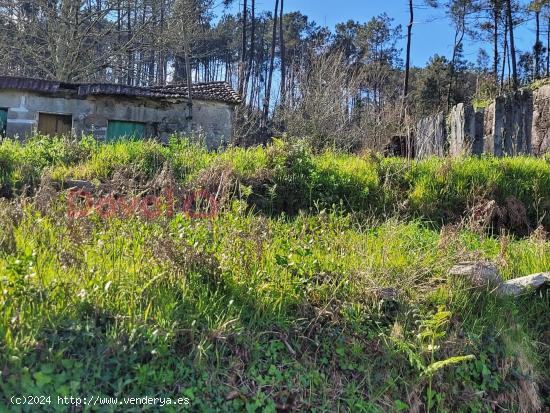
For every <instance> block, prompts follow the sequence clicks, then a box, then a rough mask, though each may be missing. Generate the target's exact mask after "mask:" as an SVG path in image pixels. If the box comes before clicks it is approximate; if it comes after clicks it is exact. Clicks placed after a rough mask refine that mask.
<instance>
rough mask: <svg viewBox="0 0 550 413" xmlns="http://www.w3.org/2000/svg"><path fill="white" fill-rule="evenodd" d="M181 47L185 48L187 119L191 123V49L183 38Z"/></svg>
mask: <svg viewBox="0 0 550 413" xmlns="http://www.w3.org/2000/svg"><path fill="white" fill-rule="evenodd" d="M183 47H184V49H185V51H184V53H185V75H186V76H187V120H188V121H189V123H191V119H193V95H192V93H191V88H192V86H193V80H192V78H191V51H190V47H189V42H188V40H187V39H184V46H183Z"/></svg>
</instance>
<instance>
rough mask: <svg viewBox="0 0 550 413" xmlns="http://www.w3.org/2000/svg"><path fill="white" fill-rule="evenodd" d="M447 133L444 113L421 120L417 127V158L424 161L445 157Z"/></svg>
mask: <svg viewBox="0 0 550 413" xmlns="http://www.w3.org/2000/svg"><path fill="white" fill-rule="evenodd" d="M445 132H446V131H445V115H444V114H443V112H439V113H437V114H436V115H432V116H428V117H426V118H424V119H422V120H420V122H418V124H417V126H416V157H417V158H418V159H424V158H427V157H429V156H444V155H445V140H446V133H445Z"/></svg>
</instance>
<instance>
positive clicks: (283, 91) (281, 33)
mask: <svg viewBox="0 0 550 413" xmlns="http://www.w3.org/2000/svg"><path fill="white" fill-rule="evenodd" d="M283 9H284V0H281V15H280V17H279V48H280V54H281V105H282V106H284V105H285V102H286V67H285V57H286V56H285V36H284V31H283V23H284V21H283V16H284V11H283Z"/></svg>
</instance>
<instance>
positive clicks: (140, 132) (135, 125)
mask: <svg viewBox="0 0 550 413" xmlns="http://www.w3.org/2000/svg"><path fill="white" fill-rule="evenodd" d="M144 137H145V124H144V123H140V122H127V121H122V120H110V121H109V122H108V123H107V141H114V140H117V139H121V138H138V139H139V138H144Z"/></svg>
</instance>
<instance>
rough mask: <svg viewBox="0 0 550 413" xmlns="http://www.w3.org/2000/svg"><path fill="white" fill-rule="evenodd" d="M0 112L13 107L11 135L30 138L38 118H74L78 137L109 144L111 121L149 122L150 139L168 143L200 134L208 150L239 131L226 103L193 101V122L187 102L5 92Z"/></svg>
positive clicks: (230, 106)
mask: <svg viewBox="0 0 550 413" xmlns="http://www.w3.org/2000/svg"><path fill="white" fill-rule="evenodd" d="M0 107H1V108H8V123H7V129H6V134H7V135H8V136H18V137H20V138H26V137H28V136H31V135H32V134H33V133H34V132H35V131H36V128H37V125H38V114H39V113H40V112H44V113H55V114H71V115H72V116H73V130H74V133H75V134H77V135H81V134H93V135H94V136H95V137H96V138H97V139H104V138H105V134H106V131H107V123H108V121H109V120H127V121H134V122H143V123H145V124H146V131H147V134H148V135H149V136H157V137H159V138H160V139H162V140H165V139H167V138H168V136H169V135H170V134H173V133H190V132H193V133H197V134H200V135H202V136H203V137H204V139H205V143H206V145H207V146H208V147H211V148H215V147H218V146H220V145H221V144H223V143H228V142H229V140H230V138H231V134H232V127H233V116H234V115H233V106H232V105H229V104H225V103H221V102H211V101H200V100H195V101H194V102H193V119H192V120H191V122H190V123H189V122H188V121H187V119H186V117H187V105H186V103H185V102H176V103H170V102H166V101H156V100H152V99H145V98H124V97H118V96H117V97H109V96H94V97H88V98H86V99H76V98H67V97H63V96H59V97H52V96H46V95H41V94H38V93H31V92H26V91H17V90H13V91H2V92H0Z"/></svg>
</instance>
